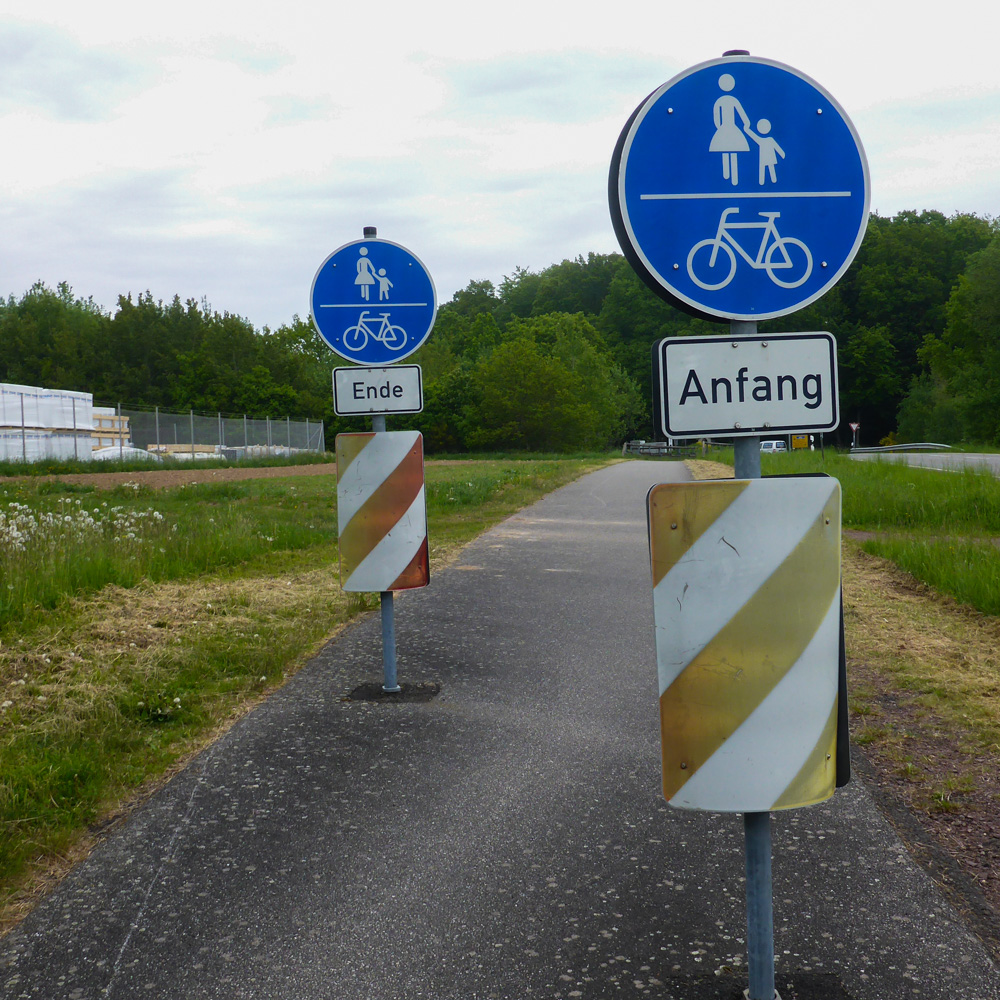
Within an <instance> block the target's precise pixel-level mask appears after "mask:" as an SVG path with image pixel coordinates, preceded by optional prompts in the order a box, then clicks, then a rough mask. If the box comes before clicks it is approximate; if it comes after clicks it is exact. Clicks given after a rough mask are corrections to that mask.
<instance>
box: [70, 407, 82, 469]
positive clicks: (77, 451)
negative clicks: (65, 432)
mask: <svg viewBox="0 0 1000 1000" xmlns="http://www.w3.org/2000/svg"><path fill="white" fill-rule="evenodd" d="M70 399H71V400H72V402H73V457H74V458H75V459H76V460H77V461H78V462H79V461H80V449H79V448H78V447H77V445H76V396H71V397H70Z"/></svg>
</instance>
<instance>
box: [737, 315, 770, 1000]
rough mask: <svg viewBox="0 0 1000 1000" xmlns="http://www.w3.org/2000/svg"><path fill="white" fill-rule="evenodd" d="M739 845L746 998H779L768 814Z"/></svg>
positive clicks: (756, 459)
mask: <svg viewBox="0 0 1000 1000" xmlns="http://www.w3.org/2000/svg"><path fill="white" fill-rule="evenodd" d="M729 330H730V333H732V335H733V336H734V337H737V336H740V335H744V336H753V335H754V334H756V333H757V324H756V323H754V322H742V321H740V320H732V321H731V322H730V324H729ZM733 475H734V477H735V478H736V479H760V438H759V437H740V438H736V439H735V441H734V442H733ZM743 844H744V853H745V855H746V873H747V886H746V897H747V972H748V974H749V978H750V989H749V990H748V991H747V997H748V1000H771V998H772V997H773V998H775V1000H779V998H778V994H777V991H776V990H775V988H774V892H773V889H772V887H771V814H770V812H748V813H744V814H743Z"/></svg>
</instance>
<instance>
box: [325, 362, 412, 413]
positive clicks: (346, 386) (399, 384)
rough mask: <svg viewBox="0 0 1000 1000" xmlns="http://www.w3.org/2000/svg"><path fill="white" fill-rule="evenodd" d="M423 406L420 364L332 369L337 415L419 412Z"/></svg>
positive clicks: (334, 410)
mask: <svg viewBox="0 0 1000 1000" xmlns="http://www.w3.org/2000/svg"><path fill="white" fill-rule="evenodd" d="M423 408H424V392H423V379H422V377H421V372H420V365H391V366H386V367H384V368H334V370H333V412H334V413H336V414H337V416H338V417H351V416H359V415H366V414H369V413H419V412H420V411H421V410H422V409H423Z"/></svg>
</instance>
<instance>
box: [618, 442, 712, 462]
mask: <svg viewBox="0 0 1000 1000" xmlns="http://www.w3.org/2000/svg"><path fill="white" fill-rule="evenodd" d="M696 454H697V448H696V446H695V445H693V444H668V443H667V442H666V441H626V442H625V444H623V445H622V455H651V456H654V457H657V458H668V457H674V456H676V457H680V458H694V457H695V455H696Z"/></svg>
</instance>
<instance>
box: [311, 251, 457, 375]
mask: <svg viewBox="0 0 1000 1000" xmlns="http://www.w3.org/2000/svg"><path fill="white" fill-rule="evenodd" d="M309 303H310V307H311V311H312V320H313V325H314V326H315V327H316V330H317V331H318V332H319V335H320V336H321V337H322V338H323V339H324V340H325V341H326V342H327V344H329V345H330V347H332V348H333V350H335V351H336V352H337V353H338V354H339V355H340V356H341V357H342V358H346V359H347V360H348V361H353V362H354V363H355V364H359V365H389V364H392V363H393V362H394V361H401V360H402V359H403V358H405V357H408V356H409V355H410V354H412V353H413V352H414V351H415V350H417V348H419V347H420V346H421V345H422V344H423V343H424V341H425V340H426V339H427V337H428V336H429V335H430V332H431V328H432V327H433V326H434V318H435V316H436V315H437V292H436V291H435V289H434V282H433V280H432V279H431V276H430V274H429V273H428V271H427V268H425V267H424V265H423V264H422V263H421V262H420V261H419V260H418V259H417V257H415V256H414V255H413V254H412V253H410V251H409V250H407V249H406V248H405V247H401V246H400V245H399V244H398V243H391V242H390V241H389V240H379V239H365V240H356V241H355V242H354V243H347V244H345V245H344V246H342V247H340V248H339V249H337V250H334V251H333V253H332V254H330V256H329V257H327V258H326V260H325V261H323V263H322V264H321V265H320V268H319V270H318V271H317V272H316V277H315V278H313V283H312V291H311V292H310V295H309Z"/></svg>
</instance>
